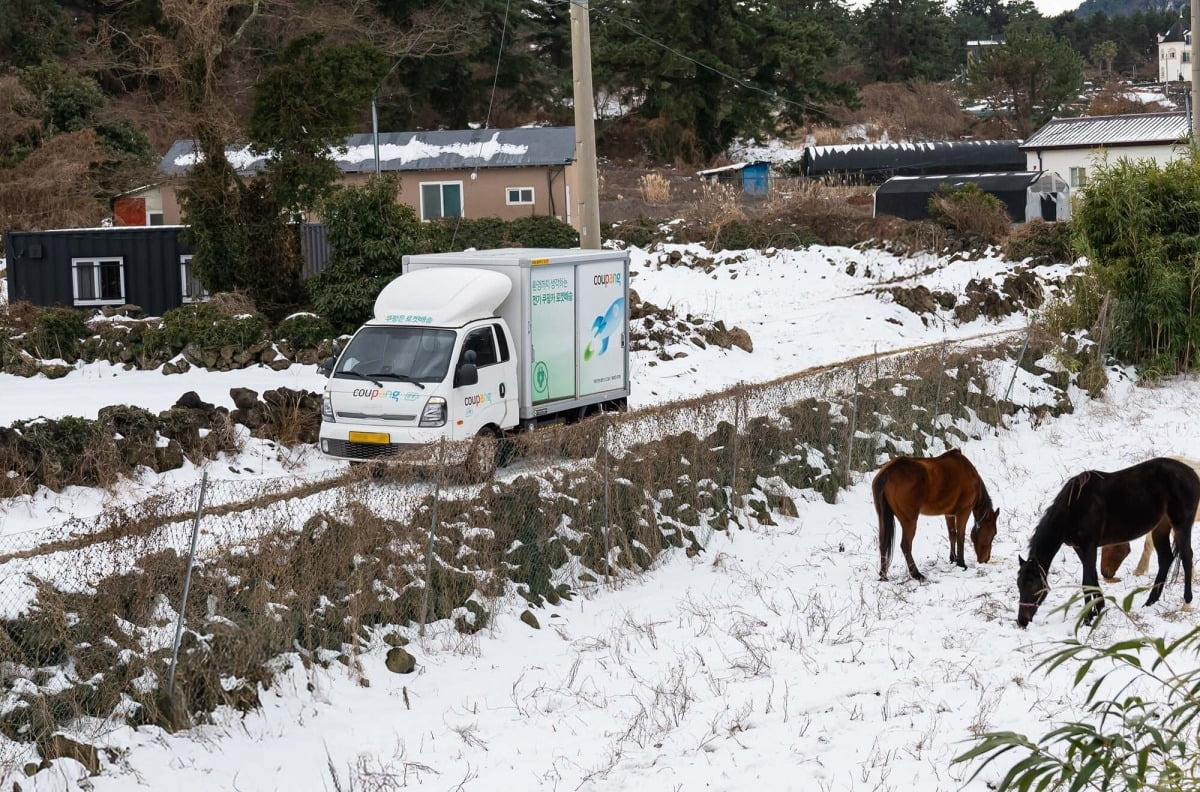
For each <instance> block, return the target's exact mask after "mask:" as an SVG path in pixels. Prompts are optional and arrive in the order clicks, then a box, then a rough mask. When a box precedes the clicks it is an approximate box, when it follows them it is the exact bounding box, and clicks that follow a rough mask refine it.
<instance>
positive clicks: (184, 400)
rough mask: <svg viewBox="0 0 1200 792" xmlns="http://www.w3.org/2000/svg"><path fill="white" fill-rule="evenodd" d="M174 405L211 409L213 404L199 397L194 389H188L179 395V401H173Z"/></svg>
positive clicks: (192, 408)
mask: <svg viewBox="0 0 1200 792" xmlns="http://www.w3.org/2000/svg"><path fill="white" fill-rule="evenodd" d="M175 406H176V407H183V408H186V409H188V410H211V409H213V405H211V404H209V403H208V402H206V401H203V400H202V399H201V398H200V394H198V393H196V391H188V392H187V393H185V394H183V395H182V396H180V397H179V401H177V402H175Z"/></svg>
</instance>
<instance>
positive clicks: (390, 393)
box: [350, 388, 421, 402]
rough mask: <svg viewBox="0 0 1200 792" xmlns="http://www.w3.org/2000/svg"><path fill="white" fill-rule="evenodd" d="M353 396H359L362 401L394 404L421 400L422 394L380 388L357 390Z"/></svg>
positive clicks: (353, 392)
mask: <svg viewBox="0 0 1200 792" xmlns="http://www.w3.org/2000/svg"><path fill="white" fill-rule="evenodd" d="M350 395H351V396H357V397H359V398H362V399H370V400H371V401H375V400H376V399H391V400H392V401H394V402H398V401H416V400H417V399H419V398H421V397H420V394H416V393H412V392H411V391H398V390H382V389H380V388H356V389H354V390H353V391H351V393H350Z"/></svg>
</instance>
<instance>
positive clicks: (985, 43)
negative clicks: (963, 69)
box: [967, 39, 1004, 65]
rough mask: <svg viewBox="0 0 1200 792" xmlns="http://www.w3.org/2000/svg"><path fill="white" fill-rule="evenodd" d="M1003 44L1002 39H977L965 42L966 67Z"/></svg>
mask: <svg viewBox="0 0 1200 792" xmlns="http://www.w3.org/2000/svg"><path fill="white" fill-rule="evenodd" d="M1003 43H1004V39H977V40H972V41H968V42H967V65H970V64H972V63H974V62H975V60H976V59H977V58H978V57H979V56H980V55H983V54H984V53H985V52H987V51H988V50H990V49H992V48H993V47H999V46H1000V45H1001V44H1003Z"/></svg>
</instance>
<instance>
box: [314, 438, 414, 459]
mask: <svg viewBox="0 0 1200 792" xmlns="http://www.w3.org/2000/svg"><path fill="white" fill-rule="evenodd" d="M324 442H326V443H328V444H329V454H330V455H331V456H337V457H342V458H344V459H379V458H380V457H388V456H396V455H397V454H399V453H400V452H401V451H404V450H406V448H409V446H405V445H401V444H400V443H351V442H350V441H349V440H326V441H324Z"/></svg>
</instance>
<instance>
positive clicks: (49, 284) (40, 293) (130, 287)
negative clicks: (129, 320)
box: [5, 226, 190, 316]
mask: <svg viewBox="0 0 1200 792" xmlns="http://www.w3.org/2000/svg"><path fill="white" fill-rule="evenodd" d="M179 231H180V229H179V228H178V227H173V228H172V227H166V228H164V227H158V226H156V227H152V228H151V227H137V228H122V227H116V228H77V229H70V230H64V231H13V232H10V233H9V234H6V235H5V254H6V257H7V259H8V264H7V267H8V288H9V292H8V294H9V299H10V300H13V301H16V300H27V301H29V302H31V303H33V304H34V305H47V306H50V305H62V306H72V305H74V304H75V299H74V284H73V278H74V274H75V271H74V268H73V266H72V262H73V260H74V259H114V258H119V259H121V263H122V281H123V286H124V290H123V294H122V300H121V302H119V303H114V304H122V303H128V304H133V305H137V306H139V307H141V308H142V310H143V311H145V312H146V313H147V314H148V315H151V316H161V315H162V313H163V312H164V311H167V310H169V309H171V308H176V307H178V306H179V305H181V304H182V299H183V288H182V280H181V273H180V257H181V256H184V255H187V254H188V253H190V251H189V250H188V248H187V247H186V246H185V245H184V244H183V243H182V241H181V240H180V238H179ZM87 307H93V306H87Z"/></svg>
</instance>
